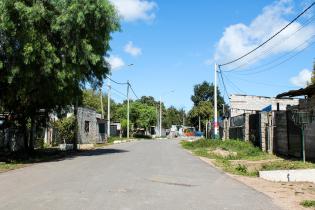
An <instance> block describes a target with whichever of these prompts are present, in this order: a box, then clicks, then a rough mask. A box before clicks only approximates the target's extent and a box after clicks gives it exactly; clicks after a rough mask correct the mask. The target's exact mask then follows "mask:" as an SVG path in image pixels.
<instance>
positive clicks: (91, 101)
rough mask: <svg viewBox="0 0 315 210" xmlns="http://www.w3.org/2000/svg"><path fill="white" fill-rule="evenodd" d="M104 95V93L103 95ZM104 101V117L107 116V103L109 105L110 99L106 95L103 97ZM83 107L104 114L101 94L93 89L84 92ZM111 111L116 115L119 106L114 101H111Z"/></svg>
mask: <svg viewBox="0 0 315 210" xmlns="http://www.w3.org/2000/svg"><path fill="white" fill-rule="evenodd" d="M102 94H103V93H102ZM102 101H103V111H104V115H105V116H104V117H105V118H106V116H107V109H108V107H107V103H108V97H107V95H106V94H103V96H102ZM82 106H84V107H88V108H91V109H95V111H96V112H97V113H99V114H101V113H102V107H101V99H100V92H99V91H95V90H93V89H87V90H83V96H82ZM110 109H111V113H115V112H116V109H117V104H116V102H115V101H114V100H113V99H110ZM113 119H114V118H113V114H111V120H113Z"/></svg>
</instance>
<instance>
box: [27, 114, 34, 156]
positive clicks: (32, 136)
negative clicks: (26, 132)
mask: <svg viewBox="0 0 315 210" xmlns="http://www.w3.org/2000/svg"><path fill="white" fill-rule="evenodd" d="M34 136H35V119H34V117H31V130H30V142H29V147H28V150H29V151H30V152H33V151H34Z"/></svg>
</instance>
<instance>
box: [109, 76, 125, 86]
mask: <svg viewBox="0 0 315 210" xmlns="http://www.w3.org/2000/svg"><path fill="white" fill-rule="evenodd" d="M106 78H107V79H109V80H110V81H112V82H113V83H116V84H117V85H128V83H126V82H117V81H115V80H113V79H112V78H110V77H108V76H106Z"/></svg>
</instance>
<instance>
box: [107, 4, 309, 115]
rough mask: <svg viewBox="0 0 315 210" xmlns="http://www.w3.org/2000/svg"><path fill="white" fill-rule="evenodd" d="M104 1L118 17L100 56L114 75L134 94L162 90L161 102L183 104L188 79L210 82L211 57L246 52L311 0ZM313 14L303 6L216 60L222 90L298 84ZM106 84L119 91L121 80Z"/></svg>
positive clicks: (304, 77)
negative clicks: (108, 48)
mask: <svg viewBox="0 0 315 210" xmlns="http://www.w3.org/2000/svg"><path fill="white" fill-rule="evenodd" d="M110 1H111V2H112V3H113V4H114V5H115V7H116V8H117V10H118V11H119V14H120V16H121V18H122V22H121V23H122V31H121V32H118V33H115V34H113V40H112V42H111V46H112V51H111V52H110V57H109V58H107V59H108V61H109V62H110V63H111V65H112V78H113V79H114V80H117V81H120V82H124V81H127V80H130V81H131V83H132V85H133V87H134V90H135V91H136V93H137V95H139V96H141V95H152V96H154V97H156V98H157V99H158V98H159V97H160V96H161V95H162V99H163V101H164V102H165V103H166V105H168V106H170V105H175V106H176V107H178V108H185V109H187V110H188V109H189V108H190V107H191V106H192V103H191V101H190V96H191V95H192V93H193V86H194V85H195V84H197V83H200V82H202V81H204V80H206V81H209V82H213V78H214V77H213V72H214V67H213V66H214V63H219V64H223V63H226V62H229V61H231V60H234V59H235V58H237V57H239V56H241V55H243V54H244V53H247V52H248V51H250V50H251V49H253V48H255V47H256V46H258V45H259V44H260V43H262V42H263V41H265V40H266V39H268V38H269V37H270V36H271V35H273V34H274V33H276V32H277V31H278V30H279V29H280V28H282V27H283V26H285V25H286V24H288V23H289V22H290V21H291V20H292V19H293V18H294V17H295V16H297V14H299V13H300V12H301V11H303V9H305V8H306V7H307V6H308V5H309V4H310V3H311V1H310V0H276V1H275V0H260V1H252V0H237V1H236V0H235V1H231V0H211V1H208V0H197V1H196V0H194V1H192V0H187V1H186V0H185V1H182V0H172V1H168V0H110ZM314 14H315V13H314V10H310V11H309V12H307V13H306V14H305V15H304V16H303V17H301V18H300V19H298V21H297V22H295V23H294V24H292V25H290V26H289V27H288V28H287V29H286V30H284V31H283V32H282V33H281V34H280V35H279V36H278V37H277V38H276V39H273V40H272V41H271V42H269V43H268V44H267V45H265V46H264V47H262V48H260V49H259V50H258V51H256V52H255V53H253V54H251V55H250V56H248V57H246V58H245V59H242V60H240V61H238V62H235V63H233V64H231V65H226V66H222V68H221V70H222V72H223V79H224V81H225V83H226V86H227V93H228V94H235V93H246V94H251V95H261V96H275V95H277V94H279V93H281V92H284V91H287V90H290V89H296V88H301V87H303V86H305V84H306V83H307V81H308V80H309V78H310V76H311V69H312V63H313V61H314V58H315V53H314V52H315V46H314V45H315V44H313V42H314V41H315V36H314V35H315V15H314ZM130 64H134V65H132V66H130ZM113 86H114V88H115V89H116V90H118V91H120V92H125V89H126V87H121V86H119V85H114V84H113ZM220 88H221V89H222V88H223V87H222V84H221V85H220ZM172 90H174V92H173V93H171V91H172ZM118 91H116V92H115V91H113V98H114V99H115V100H117V101H121V100H122V99H123V97H124V96H123V95H122V94H120V93H118ZM222 92H223V90H222ZM225 98H227V97H226V96H225Z"/></svg>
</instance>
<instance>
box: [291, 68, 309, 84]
mask: <svg viewBox="0 0 315 210" xmlns="http://www.w3.org/2000/svg"><path fill="white" fill-rule="evenodd" d="M311 78H312V71H310V70H308V69H303V70H302V71H300V73H299V74H298V75H297V76H295V77H292V78H291V79H290V82H291V83H292V84H293V85H295V86H298V87H306V86H307V85H308V84H309V83H310V82H311Z"/></svg>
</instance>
